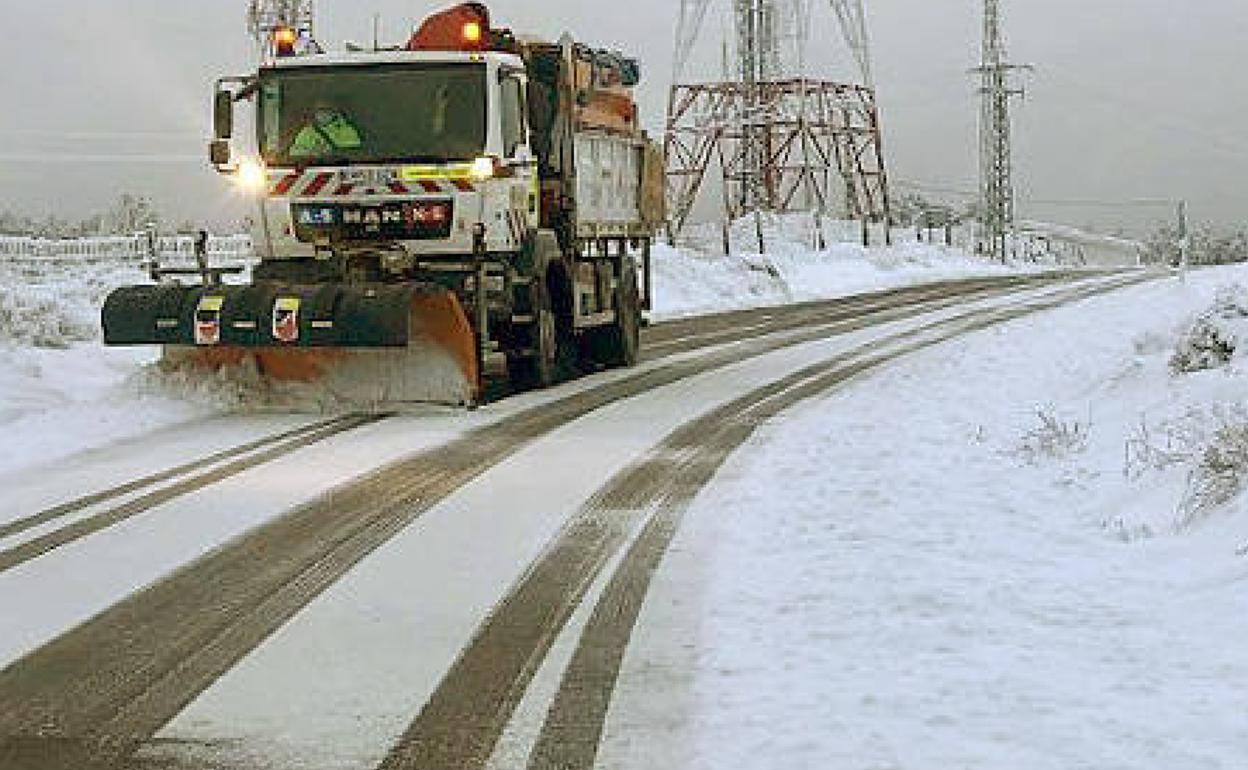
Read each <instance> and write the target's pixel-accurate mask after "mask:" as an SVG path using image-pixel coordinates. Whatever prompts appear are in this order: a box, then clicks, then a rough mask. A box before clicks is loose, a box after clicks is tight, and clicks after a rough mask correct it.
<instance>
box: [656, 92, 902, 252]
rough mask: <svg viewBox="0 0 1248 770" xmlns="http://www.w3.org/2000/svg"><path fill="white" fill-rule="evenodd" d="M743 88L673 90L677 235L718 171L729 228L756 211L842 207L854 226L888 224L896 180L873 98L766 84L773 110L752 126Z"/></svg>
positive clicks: (671, 187) (670, 141) (764, 97)
mask: <svg viewBox="0 0 1248 770" xmlns="http://www.w3.org/2000/svg"><path fill="white" fill-rule="evenodd" d="M745 89H746V87H745V85H744V84H741V83H707V84H700V85H680V86H677V87H676V88H674V89H673V90H672V104H671V107H670V118H669V121H668V133H667V137H666V139H667V144H666V150H667V158H668V163H667V171H668V191H669V195H670V198H669V203H670V208H671V210H672V218H671V222H670V228H671V233H672V235H675V234H678V233H679V232H680V231H681V230H683V229H684V227H685V225H686V224H687V222H688V218H689V215H690V213H691V212H692V210H693V207H694V204H695V203H696V202H697V198H698V195H699V192H700V190H701V188H702V186H703V183H704V182H705V181H706V177H707V174H708V173H709V172H710V169H711V168H712V166H718V168H719V171H720V182H721V183H722V185H723V195H724V204H723V205H724V213H725V214H726V215H727V217H728V219H729V220H730V221H731V220H735V219H738V218H740V217H741V216H743V215H745V214H748V213H751V212H753V211H755V210H761V211H773V212H789V211H814V212H819V213H821V214H825V215H830V214H832V213H833V212H834V211H835V206H836V204H837V203H838V202H840V201H841V200H843V201H844V214H845V216H847V217H848V218H850V219H857V220H865V221H870V222H882V221H884V220H885V218H886V217H887V213H888V206H889V200H888V176H887V172H886V169H885V165H884V159H883V155H882V154H881V151H880V147H881V141H880V124H879V114H878V111H877V110H876V106H875V93H874V91H872V90H871V89H870V88H867V87H866V86H862V85H850V84H845V83H833V82H828V81H808V80H784V81H778V82H769V83H761V84H758V85H757V89H756V90H757V94H756V95H757V96H758V98H759V102H760V103H761V104H763V105H766V111H765V113H764V114H763V118H762V119H761V120H751V119H750V118H749V117H748V116H739V115H738V113H739V111H740V110H741V108H742V104H743V103H744V102H745V100H746V98H747V95H746V94H745ZM756 163H757V168H756V165H755V164H756ZM759 168H761V174H760V172H759V170H758V169H759ZM838 183H839V184H843V185H844V187H843V188H842V189H843V191H844V196H843V199H842V197H841V195H839V194H837V188H836V185H837V184H838Z"/></svg>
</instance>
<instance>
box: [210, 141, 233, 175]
mask: <svg viewBox="0 0 1248 770" xmlns="http://www.w3.org/2000/svg"><path fill="white" fill-rule="evenodd" d="M208 160H209V161H210V162H211V163H212V165H214V166H216V167H217V168H218V169H222V168H225V167H226V166H228V165H229V163H230V140H229V139H214V140H213V141H212V143H211V144H209V145H208Z"/></svg>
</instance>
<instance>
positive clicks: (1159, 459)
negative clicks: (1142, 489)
mask: <svg viewBox="0 0 1248 770" xmlns="http://www.w3.org/2000/svg"><path fill="white" fill-rule="evenodd" d="M1191 418H1192V416H1191V415H1188V419H1185V420H1167V421H1165V422H1163V423H1162V424H1161V425H1160V426H1158V427H1157V429H1156V430H1154V429H1152V428H1150V427H1149V425H1148V421H1147V419H1145V417H1144V416H1143V415H1141V416H1140V424H1139V425H1138V426H1137V427H1136V429H1135V431H1134V432H1133V433H1132V434H1131V435H1130V436H1128V437H1127V440H1126V443H1125V444H1124V446H1123V464H1122V475H1123V476H1125V477H1127V478H1128V479H1131V480H1132V481H1134V480H1136V479H1139V478H1140V477H1142V476H1143V475H1144V474H1146V473H1148V472H1150V471H1164V470H1165V469H1167V468H1170V467H1173V466H1175V465H1182V464H1184V463H1186V462H1188V461H1189V460H1190V459H1191V458H1192V455H1193V453H1194V451H1195V450H1194V449H1193V447H1195V446H1196V444H1197V442H1198V441H1199V440H1200V435H1199V434H1200V431H1198V430H1196V429H1195V427H1194V426H1195V422H1194V420H1193V419H1191Z"/></svg>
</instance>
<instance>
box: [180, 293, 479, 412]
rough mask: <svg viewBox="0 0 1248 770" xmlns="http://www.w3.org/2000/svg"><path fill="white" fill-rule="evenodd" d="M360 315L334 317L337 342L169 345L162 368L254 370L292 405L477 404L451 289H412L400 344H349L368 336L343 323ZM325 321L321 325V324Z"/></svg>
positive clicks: (472, 352) (468, 331)
mask: <svg viewBox="0 0 1248 770" xmlns="http://www.w3.org/2000/svg"><path fill="white" fill-rule="evenodd" d="M370 312H373V313H376V312H377V311H375V310H372V311H370ZM391 312H392V313H393V312H397V311H391ZM362 317H364V316H361V315H358V314H357V315H356V316H355V317H354V319H352V318H339V319H336V321H335V323H338V324H340V325H341V326H342V327H343V328H342V329H341V330H340V332H339V333H340V335H341V336H342V337H343V338H344V342H343V344H339V345H335V344H327V345H324V346H298V345H285V346H281V345H273V344H267V345H258V346H254V347H253V346H251V345H246V344H241V345H240V344H231V340H230V339H229V338H228V337H226V338H225V339H223V340H222V342H221V343H220V344H217V345H198V346H196V345H180V344H173V345H166V346H165V348H164V357H163V366H164V368H166V369H167V370H168V369H176V370H179V371H187V370H189V371H191V372H194V371H197V370H198V371H209V372H217V373H222V376H226V377H228V376H229V372H230V371H231V370H240V371H244V372H247V373H248V374H251V373H252V370H253V369H254V376H255V377H258V378H259V380H260V381H261V382H262V383H263V384H264V385H265V386H266V388H269V389H271V390H272V391H273V392H274V393H276V394H282V395H287V396H289V397H290V398H289V399H287V400H288V401H290V402H301V401H307V400H313V401H316V402H317V403H320V404H325V403H327V402H329V403H333V404H334V405H336V406H342V405H350V406H352V407H354V408H383V407H385V408H393V407H394V406H401V405H403V404H414V403H438V404H453V405H470V404H475V403H478V402H479V400H480V397H481V371H480V367H479V364H478V361H477V351H476V335H475V333H474V332H473V329H472V326H471V325H470V324H469V322H468V318H467V316H466V314H465V313H464V309H463V307H462V306H461V304H460V302H459V299H458V298H457V297H456V296H455V295H454V294H453V293H451V292H450V291H446V290H442V289H436V290H430V289H422V290H417V291H414V292H412V293H411V295H410V303H409V305H408V313H407V319H406V333H405V334H403V335H402V338H404V339H406V345H403V346H398V345H395V344H393V342H389V343H387V344H386V345H384V346H379V345H375V344H368V343H360V342H358V341H354V340H358V338H359V337H361V336H366V337H367V336H369V333H370V330H368V329H365V330H363V331H362V332H361V331H360V330H358V329H357V330H354V331H353V330H351V329H349V328H346V327H348V326H349V325H350V324H351V323H352V322H353V321H354V323H356V324H360V323H365V324H367V323H368V322H367V321H361V320H360V319H361V318H362ZM374 320H375V319H374ZM274 323H275V324H276V321H275V322H274ZM330 325H331V324H330V323H329V322H328V321H325V322H322V328H327V327H329V326H330ZM380 325H381V326H385V327H388V328H395V327H400V326H402V325H403V324H402V322H401V320H400V319H396V318H393V317H389V318H385V319H383V321H382V322H381V324H380ZM392 337H393V338H396V339H397V338H399V337H398V336H395V335H392ZM388 339H389V338H388ZM353 341H354V342H353Z"/></svg>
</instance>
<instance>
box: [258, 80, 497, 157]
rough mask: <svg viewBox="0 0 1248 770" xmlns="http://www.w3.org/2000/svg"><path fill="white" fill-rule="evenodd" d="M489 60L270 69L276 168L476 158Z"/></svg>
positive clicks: (267, 84) (268, 136)
mask: <svg viewBox="0 0 1248 770" xmlns="http://www.w3.org/2000/svg"><path fill="white" fill-rule="evenodd" d="M485 82H486V78H485V65H484V64H451V65H446V64H435V65H427V64H422V65H393V66H372V67H316V68H308V69H303V70H271V71H268V72H266V73H264V74H263V75H262V76H261V81H260V120H259V131H260V147H261V148H262V153H263V155H264V159H265V161H266V162H267V163H268V164H269V165H270V166H313V165H329V164H345V163H410V162H431V161H458V160H471V159H473V158H476V157H477V156H479V155H481V154H482V153H483V151H484V149H485V103H486V99H485Z"/></svg>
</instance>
